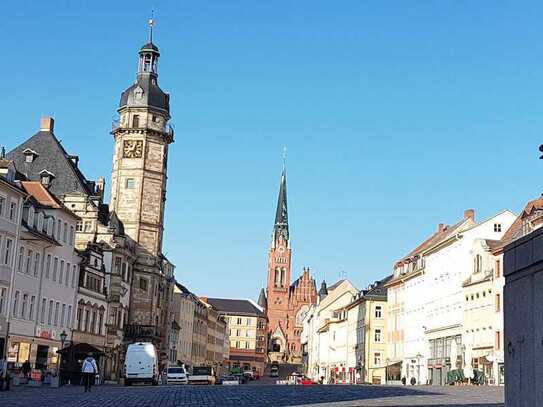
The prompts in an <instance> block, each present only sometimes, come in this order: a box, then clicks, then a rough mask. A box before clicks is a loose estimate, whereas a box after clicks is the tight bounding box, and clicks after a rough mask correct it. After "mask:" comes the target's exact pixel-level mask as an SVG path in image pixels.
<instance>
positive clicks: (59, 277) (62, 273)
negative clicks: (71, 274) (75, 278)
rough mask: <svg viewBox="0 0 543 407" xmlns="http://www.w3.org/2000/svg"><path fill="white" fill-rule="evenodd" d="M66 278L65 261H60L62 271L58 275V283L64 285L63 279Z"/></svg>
mask: <svg viewBox="0 0 543 407" xmlns="http://www.w3.org/2000/svg"><path fill="white" fill-rule="evenodd" d="M63 277H64V260H60V271H59V273H58V283H59V284H62V278H63Z"/></svg>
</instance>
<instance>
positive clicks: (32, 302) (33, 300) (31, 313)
mask: <svg viewBox="0 0 543 407" xmlns="http://www.w3.org/2000/svg"><path fill="white" fill-rule="evenodd" d="M35 303H36V296H35V295H33V296H32V297H31V298H30V308H29V309H28V319H29V320H33V319H34V305H35Z"/></svg>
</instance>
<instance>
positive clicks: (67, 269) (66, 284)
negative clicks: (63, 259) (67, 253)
mask: <svg viewBox="0 0 543 407" xmlns="http://www.w3.org/2000/svg"><path fill="white" fill-rule="evenodd" d="M69 280H70V263H66V278H65V280H64V285H65V286H66V287H68V284H69Z"/></svg>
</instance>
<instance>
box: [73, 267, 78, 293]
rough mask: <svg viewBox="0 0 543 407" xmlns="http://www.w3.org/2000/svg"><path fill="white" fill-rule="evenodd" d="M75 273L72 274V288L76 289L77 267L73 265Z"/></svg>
mask: <svg viewBox="0 0 543 407" xmlns="http://www.w3.org/2000/svg"><path fill="white" fill-rule="evenodd" d="M72 268H73V272H72V288H73V287H75V279H76V278H77V265H76V264H74V265H73V267H72Z"/></svg>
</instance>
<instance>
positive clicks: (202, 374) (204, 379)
mask: <svg viewBox="0 0 543 407" xmlns="http://www.w3.org/2000/svg"><path fill="white" fill-rule="evenodd" d="M189 383H190V384H215V371H214V370H213V368H212V367H209V366H195V367H193V368H192V374H190V375H189Z"/></svg>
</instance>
